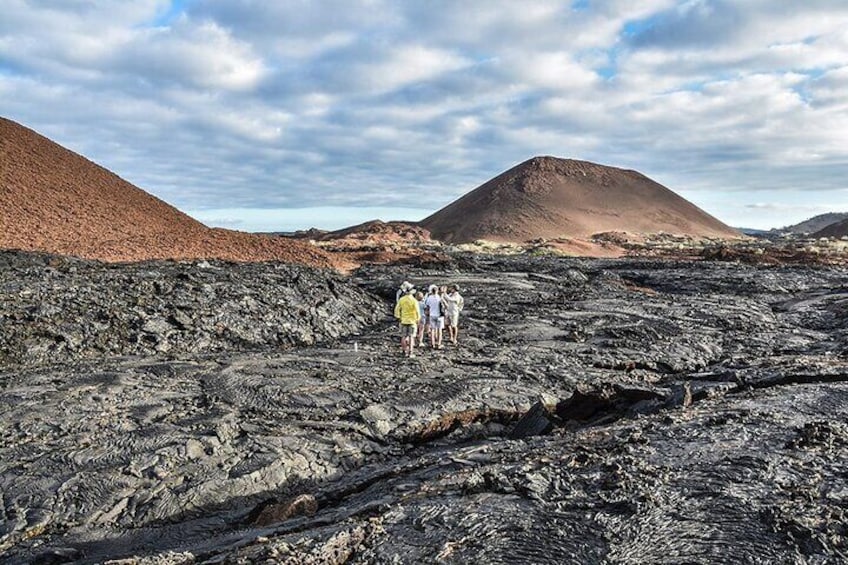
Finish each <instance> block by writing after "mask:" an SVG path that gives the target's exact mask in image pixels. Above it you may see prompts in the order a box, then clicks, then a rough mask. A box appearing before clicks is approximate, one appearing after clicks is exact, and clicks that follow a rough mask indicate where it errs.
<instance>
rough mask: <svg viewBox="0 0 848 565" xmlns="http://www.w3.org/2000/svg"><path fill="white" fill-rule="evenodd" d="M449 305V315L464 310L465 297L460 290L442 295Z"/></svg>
mask: <svg viewBox="0 0 848 565" xmlns="http://www.w3.org/2000/svg"><path fill="white" fill-rule="evenodd" d="M442 299H443V300H444V301H445V305H446V306H447V315H448V316H453V315H454V314H459V313H460V312H462V307H463V306H464V305H465V299H464V298H462V296H460V294H459V293H458V292H454V293H453V294H450V293H448V294H446V295H444V296H443V297H442Z"/></svg>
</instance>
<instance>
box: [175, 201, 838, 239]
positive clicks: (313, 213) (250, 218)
mask: <svg viewBox="0 0 848 565" xmlns="http://www.w3.org/2000/svg"><path fill="white" fill-rule="evenodd" d="M693 204H696V205H697V203H694V202H693ZM354 210H355V211H354ZM181 211H182V212H184V213H185V214H187V215H189V216H191V217H192V218H194V219H195V220H197V221H199V222H201V223H203V224H205V225H207V226H209V227H215V228H226V229H233V230H238V231H245V232H250V233H269V232H286V233H291V232H296V231H305V230H309V229H318V230H324V231H336V230H340V229H344V228H349V227H352V226H356V225H359V224H363V223H365V222H370V221H375V220H379V221H382V222H407V223H417V222H420V221H421V220H423V219H424V218H426V217H427V216H429V215H431V214H432V213H433V212H436V210H422V209H414V208H359V209H356V208H341V207H331V206H327V207H320V206H317V207H305V208H283V209H275V210H265V209H211V210H190V211H186V210H181ZM707 212H709V211H707ZM829 213H833V214H848V208H846V209H843V210H826V211H824V212H819V213H815V214H810V215H805V216H798V219H797V220H795V221H790V222H788V223H784V224H780V225H763V224H760V225H735V224H732V223H728V222H726V221H724V219H722V218H718V219H719V220H721V221H722V222H724V223H725V224H727V225H728V226H730V227H732V228H736V229H752V230H761V231H769V230H778V229H781V228H786V227H790V226H793V225H796V224H799V223H801V222H804V221H807V220H809V219H811V218H814V217H816V216H821V215H824V214H829ZM345 214H347V215H345Z"/></svg>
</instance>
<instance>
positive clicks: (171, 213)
mask: <svg viewBox="0 0 848 565" xmlns="http://www.w3.org/2000/svg"><path fill="white" fill-rule="evenodd" d="M0 248H3V249H24V250H31V251H46V252H50V253H58V254H62V255H74V256H78V257H85V258H89V259H99V260H103V261H112V262H119V261H140V260H146V259H194V258H218V259H225V260H233V261H263V260H280V261H288V262H295V263H302V264H308V265H314V266H320V267H331V266H334V265H333V260H332V259H331V257H330V256H329V255H328V254H326V253H324V252H322V251H320V250H318V249H315V248H314V247H312V246H309V245H307V244H305V243H301V242H295V241H291V240H288V239H282V238H279V237H272V236H261V235H254V234H248V233H243V232H235V231H230V230H223V229H212V228H208V227H206V226H204V225H203V224H201V223H200V222H198V221H196V220H194V219H192V218H190V217H189V216H187V215H186V214H183V213H182V212H180V211H179V210H177V209H176V208H174V207H173V206H170V205H169V204H166V203H165V202H163V201H161V200H159V199H158V198H156V197H154V196H152V195H150V194H148V193H147V192H145V191H143V190H141V189H140V188H138V187H136V186H133V185H132V184H130V183H129V182H127V181H125V180H123V179H122V178H120V177H118V176H117V175H115V174H113V173H111V172H110V171H108V170H106V169H104V168H103V167H101V166H99V165H97V164H95V163H92V162H91V161H89V160H88V159H86V158H84V157H82V156H80V155H78V154H76V153H74V152H72V151H69V150H67V149H65V148H64V147H62V146H60V145H58V144H56V143H54V142H52V141H50V140H49V139H47V138H46V137H43V136H41V135H39V134H37V133H36V132H34V131H32V130H30V129H28V128H26V127H24V126H21V125H20V124H18V123H15V122H13V121H11V120H8V119H5V118H0Z"/></svg>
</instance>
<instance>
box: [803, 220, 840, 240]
mask: <svg viewBox="0 0 848 565" xmlns="http://www.w3.org/2000/svg"><path fill="white" fill-rule="evenodd" d="M846 235H848V219H845V220H842V221H841V222H835V223H832V224H829V225H828V226H826V227H825V228H823V229H821V230H819V231H817V232H815V233H814V234H812V235H811V237H844V236H846Z"/></svg>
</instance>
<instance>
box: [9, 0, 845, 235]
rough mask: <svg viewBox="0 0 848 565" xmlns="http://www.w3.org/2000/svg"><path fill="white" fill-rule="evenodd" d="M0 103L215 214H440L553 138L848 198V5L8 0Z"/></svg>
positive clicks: (316, 221) (757, 206) (827, 198)
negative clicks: (435, 212) (444, 208)
mask: <svg viewBox="0 0 848 565" xmlns="http://www.w3.org/2000/svg"><path fill="white" fill-rule="evenodd" d="M0 116H3V117H6V118H9V119H12V120H14V121H16V122H19V123H21V124H23V125H25V126H27V127H29V128H32V129H34V130H36V131H37V132H39V133H41V134H42V135H45V136H47V137H49V138H50V139H52V140H53V141H56V142H57V143H60V144H62V145H63V146H65V147H67V148H69V149H71V150H73V151H76V152H78V153H81V154H82V155H84V156H86V157H87V158H89V159H91V160H92V161H94V162H96V163H98V164H100V165H102V166H104V167H106V168H108V169H109V170H111V171H113V172H115V173H116V174H118V175H119V176H121V177H123V178H125V179H126V180H128V181H130V182H132V183H133V184H135V185H137V186H139V187H140V188H142V189H144V190H146V191H147V192H150V193H151V194H154V195H156V196H158V197H159V198H161V199H163V200H165V201H166V202H168V203H170V204H172V205H174V206H176V207H177V208H179V209H181V210H183V211H184V212H187V213H189V214H191V215H192V216H194V217H195V218H197V219H199V220H201V221H202V222H204V223H206V224H208V225H213V226H221V227H228V228H232V229H239V230H244V231H291V230H296V229H305V228H309V227H319V228H323V229H336V228H340V227H344V226H349V225H353V224H356V223H359V222H363V221H366V220H370V219H375V218H379V219H382V220H420V219H422V218H423V217H425V216H427V215H429V214H430V213H432V212H434V211H436V210H438V209H439V208H441V207H443V206H445V205H447V204H448V203H450V202H451V201H453V200H455V199H456V198H458V197H460V196H462V195H463V194H465V193H466V192H468V191H470V190H472V189H474V188H475V187H477V186H479V185H480V184H482V183H484V182H485V181H487V180H489V179H490V178H492V177H494V176H496V175H498V174H499V173H501V172H503V171H505V170H507V169H509V168H510V167H512V166H514V165H516V164H518V163H520V162H522V161H524V160H526V159H529V158H531V157H533V156H536V155H553V156H557V157H564V158H572V159H583V160H588V161H592V162H596V163H601V164H605V165H611V166H615V167H621V168H626V169H635V170H638V171H640V172H641V173H643V174H645V175H647V176H649V177H651V178H653V179H654V180H656V181H657V182H660V183H661V184H663V185H665V186H666V187H668V188H670V189H671V190H673V191H675V192H677V193H678V194H680V195H681V196H683V197H684V198H687V199H689V200H690V201H692V202H693V203H695V204H696V205H698V206H700V207H702V208H703V209H704V210H706V211H707V212H709V213H710V214H712V215H714V216H716V217H718V218H719V219H721V220H723V221H724V222H726V223H728V224H730V225H733V226H737V227H749V228H761V229H767V228H772V227H780V226H785V225H789V224H792V223H795V222H798V221H801V220H804V219H806V218H809V217H811V216H814V215H816V214H821V213H825V212H848V2H845V0H805V1H803V2H800V1H792V0H737V1H729V0H609V1H605V2H604V1H594V0H576V1H572V2H568V1H558V2H557V1H547V0H538V1H536V0H512V1H505V0H485V1H477V0H453V1H447V0H407V1H400V0H398V1H387V0H343V1H342V0H227V1H222V0H181V1H168V0H4V1H3V10H2V16H0Z"/></svg>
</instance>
